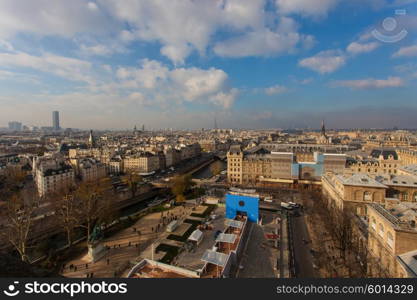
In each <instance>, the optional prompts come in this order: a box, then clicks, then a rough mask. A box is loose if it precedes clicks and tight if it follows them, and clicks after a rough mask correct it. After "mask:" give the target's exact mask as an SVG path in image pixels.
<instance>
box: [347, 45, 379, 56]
mask: <svg viewBox="0 0 417 300" xmlns="http://www.w3.org/2000/svg"><path fill="white" fill-rule="evenodd" d="M378 47H379V43H377V42H370V43H364V44H361V43H358V42H352V43H350V44H349V45H348V46H347V48H346V51H347V52H349V53H351V54H361V53H367V52H372V51H374V50H375V49H376V48H378Z"/></svg>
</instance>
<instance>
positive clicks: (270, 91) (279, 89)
mask: <svg viewBox="0 0 417 300" xmlns="http://www.w3.org/2000/svg"><path fill="white" fill-rule="evenodd" d="M286 91H288V89H287V88H286V87H285V86H282V85H279V84H277V85H274V86H271V87H268V88H266V89H265V93H266V94H267V95H270V96H271V95H278V94H282V93H285V92H286Z"/></svg>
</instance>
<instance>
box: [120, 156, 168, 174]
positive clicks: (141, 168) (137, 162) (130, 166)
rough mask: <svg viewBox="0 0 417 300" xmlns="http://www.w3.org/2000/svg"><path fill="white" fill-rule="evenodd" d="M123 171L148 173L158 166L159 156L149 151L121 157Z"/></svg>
mask: <svg viewBox="0 0 417 300" xmlns="http://www.w3.org/2000/svg"><path fill="white" fill-rule="evenodd" d="M123 166H124V171H125V172H139V173H150V172H153V171H156V170H158V169H159V168H160V166H159V157H158V156H157V155H153V154H152V153H149V152H144V153H141V154H137V155H132V156H127V157H125V158H124V159H123Z"/></svg>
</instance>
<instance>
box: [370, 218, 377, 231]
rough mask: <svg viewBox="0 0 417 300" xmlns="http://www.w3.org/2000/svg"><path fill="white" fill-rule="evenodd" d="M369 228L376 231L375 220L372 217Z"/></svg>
mask: <svg viewBox="0 0 417 300" xmlns="http://www.w3.org/2000/svg"><path fill="white" fill-rule="evenodd" d="M371 226H372V229H373V230H376V220H375V217H372V219H371Z"/></svg>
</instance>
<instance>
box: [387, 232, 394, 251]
mask: <svg viewBox="0 0 417 300" xmlns="http://www.w3.org/2000/svg"><path fill="white" fill-rule="evenodd" d="M387 244H388V246H389V247H390V248H393V246H394V238H393V236H392V233H391V232H389V231H388V232H387Z"/></svg>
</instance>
